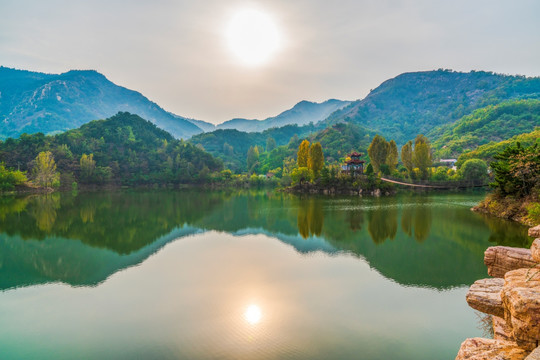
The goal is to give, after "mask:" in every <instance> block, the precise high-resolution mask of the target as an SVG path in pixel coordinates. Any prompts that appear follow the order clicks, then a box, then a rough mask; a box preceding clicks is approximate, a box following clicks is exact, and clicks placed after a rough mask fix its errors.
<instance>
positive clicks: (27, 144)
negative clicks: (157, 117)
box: [0, 113, 223, 185]
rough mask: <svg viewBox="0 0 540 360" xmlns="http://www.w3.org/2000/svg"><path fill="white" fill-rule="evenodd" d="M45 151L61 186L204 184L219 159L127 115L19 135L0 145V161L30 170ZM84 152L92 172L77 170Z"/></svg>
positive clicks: (142, 120) (219, 168) (140, 119)
mask: <svg viewBox="0 0 540 360" xmlns="http://www.w3.org/2000/svg"><path fill="white" fill-rule="evenodd" d="M42 151H50V152H51V153H52V154H53V156H54V159H55V161H56V163H57V166H58V170H59V171H60V173H61V174H62V180H63V182H64V183H67V184H71V181H73V180H76V181H78V182H79V181H80V182H86V183H99V184H103V183H115V184H126V185H132V184H149V183H165V182H167V183H184V182H188V183H189V182H196V181H201V180H204V177H205V176H207V175H208V173H209V172H210V171H218V170H221V169H222V167H223V165H222V163H221V161H219V160H217V159H215V158H214V157H212V155H210V154H208V153H206V152H204V151H202V150H200V149H198V148H197V147H195V146H194V145H192V144H189V143H186V142H184V141H182V140H176V139H174V137H173V136H172V135H171V134H169V133H168V132H166V131H164V130H161V129H159V128H158V127H156V126H155V125H154V124H152V123H151V122H149V121H146V120H144V119H142V118H140V117H139V116H137V115H132V114H129V113H118V114H117V115H115V116H113V117H111V118H109V119H106V120H96V121H91V122H89V123H88V124H85V125H83V126H81V127H80V128H79V129H75V130H69V131H66V132H64V133H62V134H58V135H55V136H45V135H43V134H42V133H38V134H33V135H27V134H23V135H21V137H20V138H18V139H12V138H9V139H7V140H6V141H4V142H0V161H2V162H5V164H6V166H8V167H13V168H17V167H20V168H21V170H30V169H31V168H32V166H33V164H32V161H33V160H34V159H35V158H36V156H37V155H38V153H40V152H42ZM83 154H86V155H90V154H93V160H94V161H95V164H94V165H95V166H94V168H93V169H91V170H92V171H91V173H83V172H82V171H81V164H80V159H81V157H82V156H83Z"/></svg>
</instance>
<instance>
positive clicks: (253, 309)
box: [244, 304, 262, 325]
mask: <svg viewBox="0 0 540 360" xmlns="http://www.w3.org/2000/svg"><path fill="white" fill-rule="evenodd" d="M261 317H262V313H261V308H260V307H258V306H257V305H255V304H252V305H249V306H248V307H247V309H246V311H245V312H244V318H245V319H246V321H247V322H248V323H250V324H251V325H255V324H257V323H259V321H261Z"/></svg>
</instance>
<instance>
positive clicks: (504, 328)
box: [492, 316, 514, 341]
mask: <svg viewBox="0 0 540 360" xmlns="http://www.w3.org/2000/svg"><path fill="white" fill-rule="evenodd" d="M492 318H493V319H492V321H493V338H494V339H495V340H506V341H512V340H514V338H513V337H512V328H511V327H510V326H508V325H507V324H506V320H504V319H503V318H501V317H498V316H492Z"/></svg>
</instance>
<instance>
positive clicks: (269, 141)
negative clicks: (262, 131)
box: [266, 136, 277, 152]
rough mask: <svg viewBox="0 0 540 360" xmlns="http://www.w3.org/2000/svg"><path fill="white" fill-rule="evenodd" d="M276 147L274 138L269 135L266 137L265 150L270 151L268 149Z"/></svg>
mask: <svg viewBox="0 0 540 360" xmlns="http://www.w3.org/2000/svg"><path fill="white" fill-rule="evenodd" d="M276 147H277V144H276V139H274V138H273V137H271V136H269V137H268V138H267V139H266V152H270V151H272V150H274V149H275V148H276Z"/></svg>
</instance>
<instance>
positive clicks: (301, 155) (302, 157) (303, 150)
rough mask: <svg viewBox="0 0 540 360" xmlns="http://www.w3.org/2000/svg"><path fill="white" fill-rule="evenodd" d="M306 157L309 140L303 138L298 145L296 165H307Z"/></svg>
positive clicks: (307, 155)
mask: <svg viewBox="0 0 540 360" xmlns="http://www.w3.org/2000/svg"><path fill="white" fill-rule="evenodd" d="M308 157H309V141H307V140H304V141H302V143H301V144H300V146H299V147H298V153H297V157H296V158H297V160H296V163H297V164H298V167H299V168H301V167H308Z"/></svg>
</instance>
